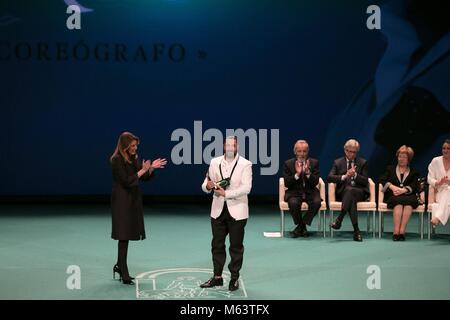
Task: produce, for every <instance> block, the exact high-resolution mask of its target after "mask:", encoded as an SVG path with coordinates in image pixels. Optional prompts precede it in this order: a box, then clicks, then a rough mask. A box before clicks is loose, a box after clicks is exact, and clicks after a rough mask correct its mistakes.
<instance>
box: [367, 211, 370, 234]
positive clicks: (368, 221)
mask: <svg viewBox="0 0 450 320" xmlns="http://www.w3.org/2000/svg"><path fill="white" fill-rule="evenodd" d="M369 232H370V214H369V211H367V234H369Z"/></svg>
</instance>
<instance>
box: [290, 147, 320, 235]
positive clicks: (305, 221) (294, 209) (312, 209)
mask: <svg viewBox="0 0 450 320" xmlns="http://www.w3.org/2000/svg"><path fill="white" fill-rule="evenodd" d="M308 153H309V145H308V142H306V141H305V140H298V141H297V142H296V143H295V145H294V154H295V158H292V159H289V160H287V161H286V162H285V163H284V168H283V177H284V184H285V186H286V187H287V188H288V190H287V191H286V194H285V196H284V200H285V201H286V202H287V203H288V204H289V212H290V213H291V215H292V218H293V220H294V223H295V224H296V225H297V227H296V228H295V229H294V231H293V232H292V235H293V237H294V238H297V237H308V232H307V230H306V225H311V222H312V220H313V218H314V216H315V215H316V214H317V212H318V211H319V209H320V204H321V199H320V193H319V190H318V189H317V187H316V186H317V184H318V183H319V178H320V172H319V161H318V160H316V159H312V158H309V157H308ZM303 202H306V203H307V204H308V211H307V212H306V214H305V216H304V217H302V212H301V206H302V203H303Z"/></svg>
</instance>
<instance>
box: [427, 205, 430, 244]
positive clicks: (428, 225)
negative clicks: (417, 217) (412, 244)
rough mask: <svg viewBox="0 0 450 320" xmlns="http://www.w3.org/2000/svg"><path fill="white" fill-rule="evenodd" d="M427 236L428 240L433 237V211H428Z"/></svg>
mask: <svg viewBox="0 0 450 320" xmlns="http://www.w3.org/2000/svg"><path fill="white" fill-rule="evenodd" d="M427 220H428V221H427V236H428V240H430V239H431V213H430V211H428V212H427Z"/></svg>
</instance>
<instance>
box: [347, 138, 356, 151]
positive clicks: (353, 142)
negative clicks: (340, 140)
mask: <svg viewBox="0 0 450 320" xmlns="http://www.w3.org/2000/svg"><path fill="white" fill-rule="evenodd" d="M348 147H354V148H356V151H357V152H358V151H359V142H358V141H356V140H355V139H349V140H347V142H346V143H345V144H344V150H347V148H348Z"/></svg>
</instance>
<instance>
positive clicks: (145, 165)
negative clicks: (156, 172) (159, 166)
mask: <svg viewBox="0 0 450 320" xmlns="http://www.w3.org/2000/svg"><path fill="white" fill-rule="evenodd" d="M151 165H152V163H151V161H150V160H147V161H146V160H142V169H144V171H148V170H149V169H150V167H151Z"/></svg>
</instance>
